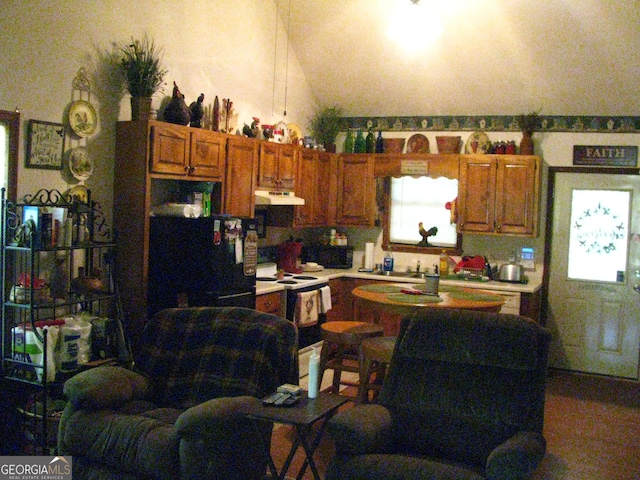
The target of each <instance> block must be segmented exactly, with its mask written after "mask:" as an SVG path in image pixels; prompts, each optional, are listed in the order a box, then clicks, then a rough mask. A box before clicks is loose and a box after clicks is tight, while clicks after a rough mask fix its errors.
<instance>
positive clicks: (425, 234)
mask: <svg viewBox="0 0 640 480" xmlns="http://www.w3.org/2000/svg"><path fill="white" fill-rule="evenodd" d="M418 231H419V232H420V236H421V237H422V240H420V242H418V246H419V247H427V246H430V243H429V237H433V236H434V235H436V234H437V233H438V227H431V228H430V229H429V230H425V229H424V225H423V224H422V222H420V223H418Z"/></svg>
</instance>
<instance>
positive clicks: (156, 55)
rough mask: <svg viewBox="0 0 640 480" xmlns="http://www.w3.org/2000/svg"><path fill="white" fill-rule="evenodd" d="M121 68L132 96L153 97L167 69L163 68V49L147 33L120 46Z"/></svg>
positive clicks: (159, 87)
mask: <svg viewBox="0 0 640 480" xmlns="http://www.w3.org/2000/svg"><path fill="white" fill-rule="evenodd" d="M120 54H121V57H120V60H119V64H120V69H121V71H122V73H123V75H124V81H125V85H126V89H127V91H128V92H129V93H130V94H131V96H132V97H151V96H153V94H154V93H156V92H157V91H159V90H160V89H161V87H162V81H163V80H164V76H165V75H166V74H167V70H165V69H164V68H162V66H161V60H162V49H161V48H157V47H156V45H155V43H154V41H153V40H152V39H150V38H149V36H148V35H147V34H145V35H144V37H143V38H142V39H141V40H135V39H134V38H131V43H129V44H127V45H123V46H122V47H121V48H120Z"/></svg>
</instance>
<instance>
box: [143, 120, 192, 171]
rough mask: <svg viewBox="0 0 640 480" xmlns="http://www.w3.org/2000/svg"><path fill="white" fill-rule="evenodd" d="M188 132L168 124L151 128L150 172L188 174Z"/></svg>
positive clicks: (180, 127) (178, 126) (183, 128)
mask: <svg viewBox="0 0 640 480" xmlns="http://www.w3.org/2000/svg"><path fill="white" fill-rule="evenodd" d="M189 140H190V136H189V130H188V129H186V128H185V127H182V126H180V125H172V124H170V123H167V124H163V125H153V126H152V127H151V148H152V151H151V171H152V172H154V173H170V174H174V175H187V174H188V173H189V143H190V142H189Z"/></svg>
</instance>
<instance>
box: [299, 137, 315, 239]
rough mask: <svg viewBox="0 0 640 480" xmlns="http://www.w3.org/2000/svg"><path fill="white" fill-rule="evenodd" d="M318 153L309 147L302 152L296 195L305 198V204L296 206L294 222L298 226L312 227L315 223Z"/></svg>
mask: <svg viewBox="0 0 640 480" xmlns="http://www.w3.org/2000/svg"><path fill="white" fill-rule="evenodd" d="M318 154H319V152H318V151H317V150H311V149H308V148H305V149H303V150H302V151H301V152H300V158H299V159H298V175H297V177H298V181H297V183H296V195H297V196H299V197H301V198H304V205H298V206H296V207H295V217H294V223H295V226H296V227H311V226H313V225H314V224H315V206H316V182H317V178H316V167H317V163H318Z"/></svg>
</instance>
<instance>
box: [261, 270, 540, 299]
mask: <svg viewBox="0 0 640 480" xmlns="http://www.w3.org/2000/svg"><path fill="white" fill-rule="evenodd" d="M305 273H308V274H309V275H314V276H316V277H321V278H322V277H324V278H326V279H327V280H333V279H336V278H342V277H347V278H360V279H365V280H376V281H383V282H392V283H400V282H402V283H414V284H415V283H420V282H421V280H420V279H418V278H407V277H395V276H387V275H377V274H373V273H368V272H359V271H358V269H357V268H354V269H350V270H344V269H325V270H321V271H319V272H305ZM526 275H527V277H528V278H529V283H505V282H498V281H497V280H489V281H488V282H478V281H465V280H441V281H440V283H441V285H456V286H461V287H467V288H479V289H482V290H495V291H500V292H514V293H535V292H536V291H538V290H539V289H540V287H541V286H542V273H539V272H527V273H526ZM261 283H262V285H261ZM282 290H284V287H283V286H282V285H278V284H273V283H268V284H267V282H258V283H257V286H256V294H257V295H264V294H266V293H272V292H279V291H282Z"/></svg>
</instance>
